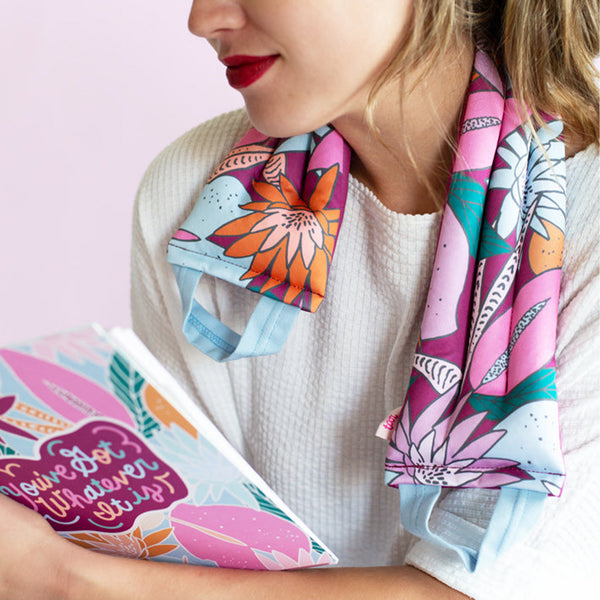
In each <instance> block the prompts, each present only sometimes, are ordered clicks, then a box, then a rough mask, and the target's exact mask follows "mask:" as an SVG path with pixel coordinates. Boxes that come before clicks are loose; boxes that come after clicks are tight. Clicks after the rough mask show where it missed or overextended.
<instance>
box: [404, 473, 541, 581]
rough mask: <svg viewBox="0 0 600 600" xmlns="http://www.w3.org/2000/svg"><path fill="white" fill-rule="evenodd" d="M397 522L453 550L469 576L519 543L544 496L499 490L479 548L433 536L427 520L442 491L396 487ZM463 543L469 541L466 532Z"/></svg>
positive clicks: (505, 489)
mask: <svg viewBox="0 0 600 600" xmlns="http://www.w3.org/2000/svg"><path fill="white" fill-rule="evenodd" d="M398 491H399V492H400V518H401V520H402V525H403V526H404V528H405V529H406V530H408V531H410V533H412V534H413V535H416V536H417V537H420V538H421V539H423V540H426V541H428V542H431V543H433V544H436V545H438V546H442V547H443V548H449V549H450V550H454V551H455V552H456V553H457V554H458V555H459V556H460V558H461V559H462V561H463V563H464V564H465V566H466V567H467V569H468V570H469V571H470V572H474V571H475V570H476V569H477V570H480V569H483V568H485V567H486V566H488V565H491V564H492V563H493V562H494V560H495V559H496V558H497V557H498V556H499V555H500V554H501V553H502V552H505V551H506V550H508V549H509V548H510V547H511V546H513V545H514V544H515V543H517V542H519V541H520V540H522V539H523V538H524V537H525V535H526V534H527V533H528V532H529V531H530V530H531V528H532V527H533V525H534V524H535V523H536V522H537V520H538V519H539V517H540V516H541V514H542V509H543V505H544V500H545V499H546V498H547V495H546V494H543V493H542V492H534V491H531V490H519V489H514V488H502V489H501V490H500V494H499V496H498V501H497V503H496V506H495V508H494V512H493V513H492V518H491V520H490V522H489V525H488V528H487V530H486V532H485V535H484V537H483V541H482V542H481V545H480V546H479V548H477V547H474V545H466V544H465V545H463V544H455V543H452V542H450V541H449V540H447V539H444V538H443V537H441V536H439V535H437V534H435V533H433V532H432V531H431V529H430V528H429V519H430V517H431V512H432V510H433V507H434V506H435V503H436V502H437V500H438V498H439V496H440V493H441V491H442V488H441V487H440V486H433V485H410V484H402V485H399V486H398ZM464 534H465V535H464V536H461V537H462V538H463V539H465V540H468V539H469V538H470V537H472V536H471V535H470V533H469V532H467V531H465V532H464Z"/></svg>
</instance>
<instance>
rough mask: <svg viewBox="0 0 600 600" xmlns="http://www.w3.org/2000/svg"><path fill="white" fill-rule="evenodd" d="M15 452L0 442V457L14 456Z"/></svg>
mask: <svg viewBox="0 0 600 600" xmlns="http://www.w3.org/2000/svg"><path fill="white" fill-rule="evenodd" d="M16 454H17V451H16V450H13V449H12V448H11V447H10V446H9V445H8V444H3V443H2V442H0V456H15V455H16Z"/></svg>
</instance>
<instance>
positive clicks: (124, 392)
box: [110, 353, 160, 438]
mask: <svg viewBox="0 0 600 600" xmlns="http://www.w3.org/2000/svg"><path fill="white" fill-rule="evenodd" d="M110 381H111V383H112V385H113V389H114V392H115V394H116V395H117V397H118V398H119V399H120V400H121V401H122V402H123V404H125V406H126V407H127V409H128V410H129V412H130V413H131V414H132V416H133V418H134V419H135V422H136V425H137V427H138V429H139V431H140V433H141V434H142V435H143V436H144V437H147V438H149V437H152V435H153V433H154V432H155V431H156V430H157V429H160V425H159V423H158V421H156V420H155V419H154V417H153V416H152V415H151V414H150V412H148V410H147V409H146V407H145V406H144V403H143V401H142V390H143V388H144V385H145V383H146V381H145V379H144V378H143V377H142V376H141V375H140V374H139V373H138V372H137V371H136V370H135V369H133V368H132V367H131V365H130V364H129V363H128V362H127V360H126V359H125V358H123V357H122V356H121V355H120V354H118V353H116V354H114V355H113V358H112V361H111V363H110Z"/></svg>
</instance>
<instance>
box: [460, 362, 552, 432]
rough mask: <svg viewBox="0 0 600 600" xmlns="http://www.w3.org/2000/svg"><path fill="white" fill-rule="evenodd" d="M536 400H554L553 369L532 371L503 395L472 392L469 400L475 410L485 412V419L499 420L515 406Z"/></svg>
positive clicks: (518, 406) (515, 408) (514, 408)
mask: <svg viewBox="0 0 600 600" xmlns="http://www.w3.org/2000/svg"><path fill="white" fill-rule="evenodd" d="M537 400H556V381H555V373H554V369H549V368H545V369H540V370H539V371H536V372H535V373H532V374H531V375H529V377H527V378H525V379H524V380H523V381H521V383H519V384H517V385H516V386H515V387H514V388H513V389H512V390H511V391H510V392H508V394H507V395H506V396H504V397H502V396H500V397H499V396H488V395H486V394H472V395H471V398H470V400H469V402H470V404H471V406H472V407H473V409H474V410H475V411H476V412H484V411H485V412H487V414H486V419H490V420H492V421H498V422H500V421H502V420H503V419H505V418H506V417H507V416H508V415H509V414H511V413H512V412H513V411H515V410H517V408H520V407H521V406H523V405H524V404H527V403H529V402H536V401H537Z"/></svg>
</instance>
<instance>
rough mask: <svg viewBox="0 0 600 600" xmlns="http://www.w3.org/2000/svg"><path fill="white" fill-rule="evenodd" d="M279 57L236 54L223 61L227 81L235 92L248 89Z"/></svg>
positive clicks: (274, 55) (275, 55)
mask: <svg viewBox="0 0 600 600" xmlns="http://www.w3.org/2000/svg"><path fill="white" fill-rule="evenodd" d="M278 58H279V55H277V54H273V55H271V56H245V55H242V54H237V55H235V56H228V57H227V58H224V59H223V61H222V62H223V64H224V65H225V66H226V67H227V81H229V85H230V86H231V87H233V88H235V89H236V90H239V89H242V88H245V87H248V86H249V85H252V84H253V83H254V82H255V81H258V80H259V79H260V78H261V77H262V76H263V75H264V74H265V73H266V72H267V71H268V70H269V69H270V68H271V67H272V66H273V64H274V63H275V61H276V60H277V59H278Z"/></svg>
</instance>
